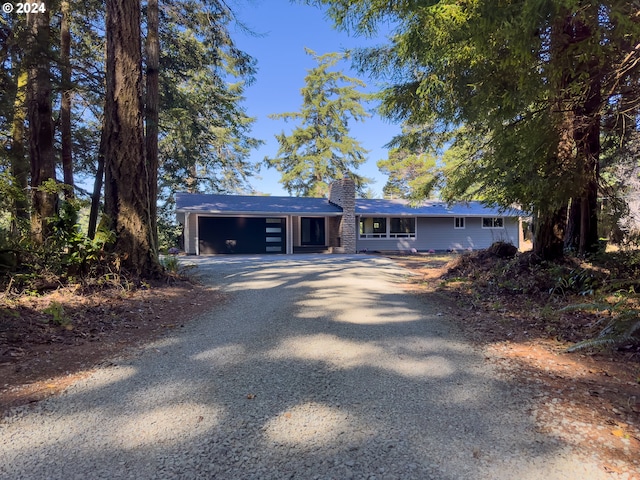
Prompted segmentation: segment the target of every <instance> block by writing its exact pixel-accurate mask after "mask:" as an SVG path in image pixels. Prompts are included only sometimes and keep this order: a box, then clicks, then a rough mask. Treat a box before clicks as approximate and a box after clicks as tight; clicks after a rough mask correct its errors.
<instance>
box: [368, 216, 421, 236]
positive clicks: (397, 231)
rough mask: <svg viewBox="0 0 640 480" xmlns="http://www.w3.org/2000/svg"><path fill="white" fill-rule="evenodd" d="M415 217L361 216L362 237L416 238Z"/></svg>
mask: <svg viewBox="0 0 640 480" xmlns="http://www.w3.org/2000/svg"><path fill="white" fill-rule="evenodd" d="M415 237H416V219H415V218H414V217H390V218H387V217H360V238H415Z"/></svg>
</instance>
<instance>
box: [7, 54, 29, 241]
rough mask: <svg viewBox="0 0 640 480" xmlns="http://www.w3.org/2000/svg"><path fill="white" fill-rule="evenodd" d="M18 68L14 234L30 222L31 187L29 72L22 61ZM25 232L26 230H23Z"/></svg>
mask: <svg viewBox="0 0 640 480" xmlns="http://www.w3.org/2000/svg"><path fill="white" fill-rule="evenodd" d="M14 61H16V63H17V68H16V78H17V85H16V96H15V100H14V102H13V119H12V124H11V175H12V176H13V180H14V182H15V184H14V185H15V186H16V188H17V189H18V190H19V193H18V195H17V196H16V197H15V198H14V199H13V206H14V212H13V214H14V218H13V221H12V222H11V231H12V232H13V234H14V235H19V233H20V226H22V228H25V227H26V225H28V223H29V202H28V201H27V198H28V197H27V191H28V188H29V171H30V165H29V159H28V157H27V155H26V149H25V144H24V141H25V124H24V122H25V120H26V114H27V108H26V107H27V95H26V89H27V72H26V70H24V69H23V68H22V65H21V64H20V62H18V61H17V60H16V59H14ZM23 233H24V232H23Z"/></svg>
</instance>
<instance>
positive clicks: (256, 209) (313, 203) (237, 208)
mask: <svg viewBox="0 0 640 480" xmlns="http://www.w3.org/2000/svg"><path fill="white" fill-rule="evenodd" d="M176 212H185V213H186V212H191V213H223V214H243V213H245V214H274V215H275V214H294V215H295V214H307V215H341V214H342V209H341V208H340V207H338V206H336V205H333V204H331V203H329V201H328V200H327V199H326V198H309V197H269V196H255V195H209V194H202V193H177V194H176Z"/></svg>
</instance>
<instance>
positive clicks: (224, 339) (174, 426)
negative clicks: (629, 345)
mask: <svg viewBox="0 0 640 480" xmlns="http://www.w3.org/2000/svg"><path fill="white" fill-rule="evenodd" d="M188 261H189V262H191V263H195V264H197V265H198V269H197V272H198V273H199V275H201V276H202V278H203V279H204V280H205V281H207V282H210V283H213V284H218V285H221V286H222V288H223V289H224V290H225V291H227V292H229V293H230V299H229V301H228V302H227V303H226V304H224V305H222V306H221V307H220V308H218V309H216V310H215V311H211V312H208V313H207V314H205V315H202V316H201V317H200V318H199V319H197V320H195V321H193V322H190V323H189V324H188V325H187V326H185V327H184V328H182V329H179V330H177V331H174V332H173V334H172V335H171V336H168V337H165V338H163V339H162V340H160V341H157V342H154V343H153V344H150V345H148V346H147V347H146V348H145V349H143V350H142V351H140V352H137V353H135V354H133V355H130V356H127V357H125V358H120V359H117V360H114V362H113V363H112V364H110V365H105V366H104V367H102V368H100V369H98V370H97V371H96V373H95V374H94V375H93V376H91V377H90V378H88V379H86V380H83V381H80V382H78V383H77V384H75V385H74V386H72V387H71V388H69V389H68V390H67V391H66V392H65V393H64V394H63V395H61V396H60V397H57V398H53V399H51V400H48V401H45V402H42V403H40V404H38V405H36V406H35V407H31V408H23V409H18V410H15V411H14V412H13V413H12V414H11V415H10V416H9V417H7V418H5V419H3V420H2V422H1V423H0V478H3V479H4V478H7V479H8V478H10V479H19V478H37V479H40V478H43V479H44V478H47V479H65V480H70V479H75V478H78V479H87V478H90V479H98V478H109V479H119V478H131V479H141V478H163V479H164V478H180V479H190V478H194V479H195V478H200V479H203V478H205V479H206V478H220V479H261V478H262V479H283V478H295V479H350V478H354V479H380V480H382V479H456V480H457V479H471V478H473V479H509V480H511V479H514V478H517V479H520V480H526V479H545V480H552V479H587V480H589V479H604V478H606V479H611V478H616V477H615V476H612V474H610V473H609V474H608V473H605V472H604V471H603V470H601V469H600V468H599V467H598V465H597V459H595V458H584V457H583V456H581V455H580V453H579V452H576V451H575V450H574V449H573V448H572V447H571V445H568V444H566V443H563V442H561V441H560V440H558V439H557V438H554V437H553V436H551V435H550V434H549V433H543V432H542V431H539V430H536V426H535V424H534V422H533V416H532V413H531V408H532V403H531V401H532V399H533V398H534V397H535V395H536V392H535V391H532V390H531V388H533V387H524V386H519V385H517V384H510V383H508V382H507V381H505V380H500V379H499V378H498V376H497V375H496V374H495V372H494V371H492V369H491V367H490V366H489V365H488V362H486V359H485V356H484V354H483V353H482V352H481V351H479V350H476V349H474V348H473V347H472V346H470V345H469V344H467V343H466V342H465V341H464V340H463V339H462V337H461V336H460V335H459V333H458V332H457V331H456V329H455V327H454V326H453V325H452V324H450V323H449V322H448V321H447V318H446V315H443V314H442V312H439V311H438V309H437V307H436V306H433V305H429V304H426V303H424V302H422V301H421V300H420V298H419V297H417V296H412V295H408V294H406V293H404V292H403V291H402V290H401V288H400V287H399V285H398V283H399V282H401V281H402V280H403V276H405V275H408V272H407V271H405V270H402V269H401V268H400V267H398V266H397V265H395V264H394V263H392V262H391V261H389V260H387V259H383V258H377V257H368V256H363V255H360V256H337V255H319V256H311V255H308V256H307V255H300V256H287V257H284V256H282V257H281V256H277V257H245V256H242V257H235V256H234V257H225V258H195V259H188ZM173 320H175V321H176V322H179V321H180V319H173ZM620 478H624V477H620Z"/></svg>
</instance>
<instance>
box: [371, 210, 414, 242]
mask: <svg viewBox="0 0 640 480" xmlns="http://www.w3.org/2000/svg"><path fill="white" fill-rule="evenodd" d="M363 218H385V220H386V232H385V233H364V234H362V233H360V221H361V220H362V219H363ZM392 218H411V219H413V230H414V232H413V233H404V232H403V233H399V232H398V233H391V219H392ZM396 238H410V239H412V240H413V239H416V238H418V217H402V216H398V215H396V216H390V217H375V216H373V215H361V216H360V217H358V239H359V240H394V239H396Z"/></svg>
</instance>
